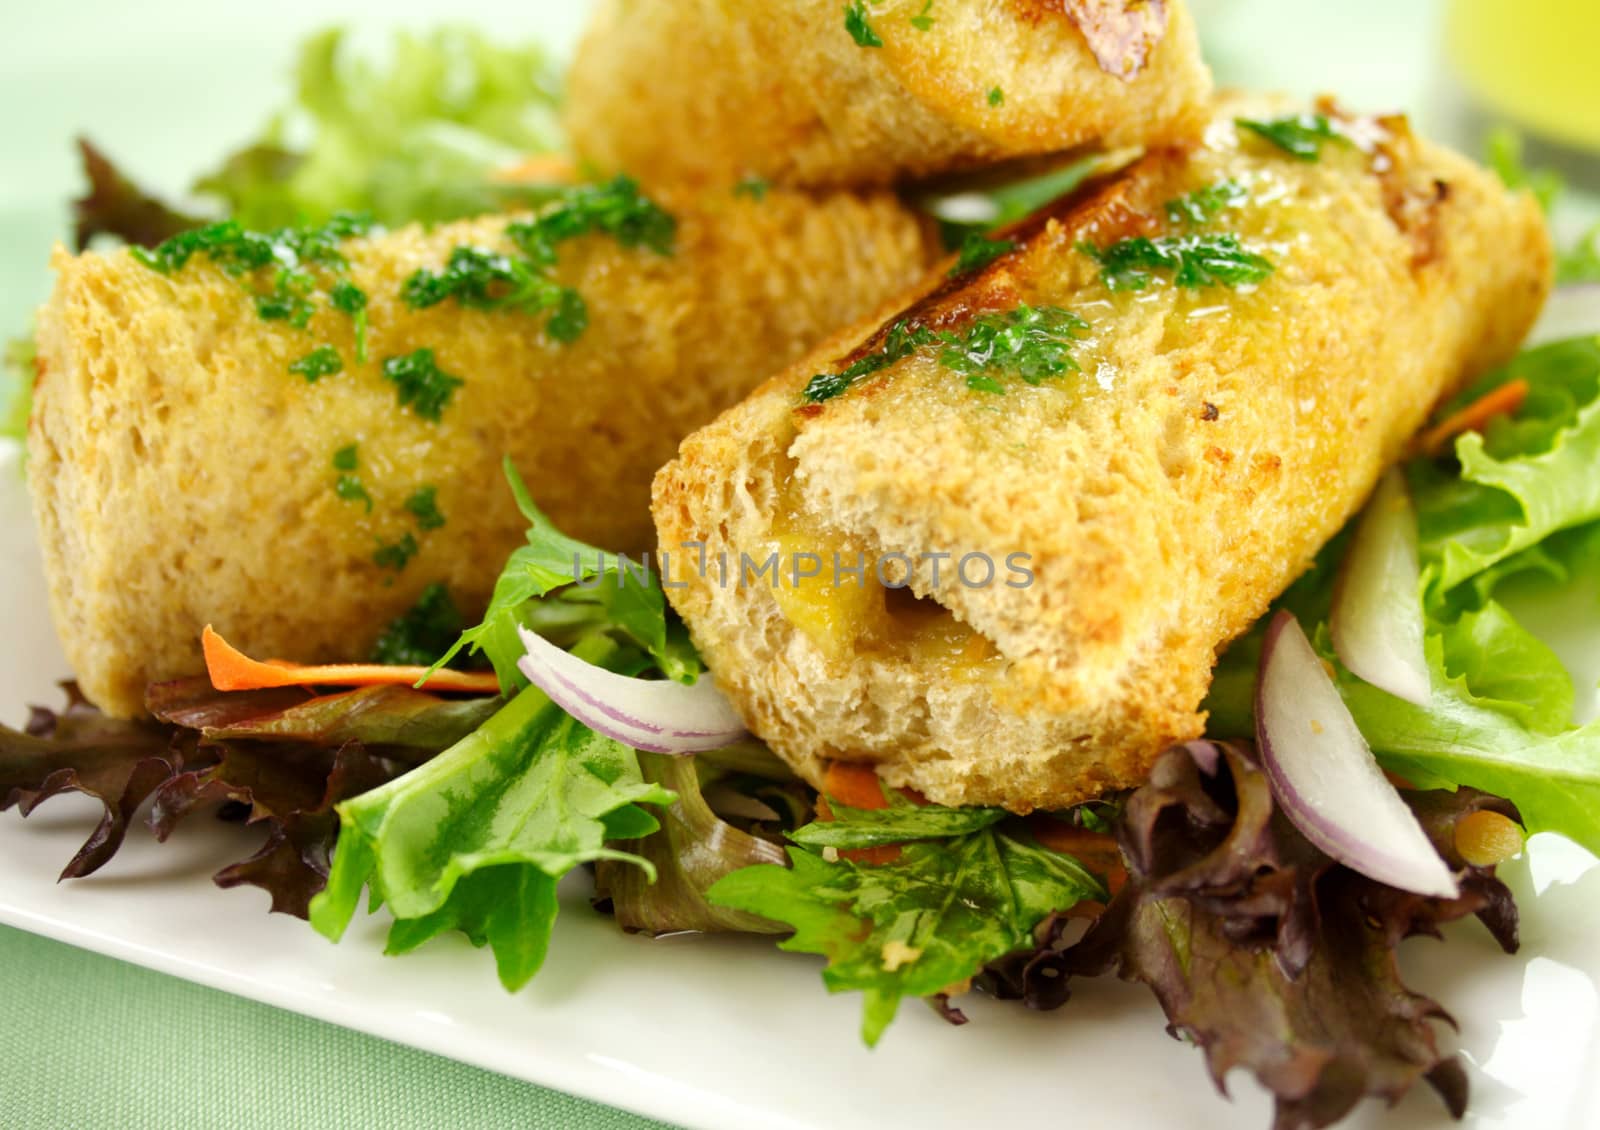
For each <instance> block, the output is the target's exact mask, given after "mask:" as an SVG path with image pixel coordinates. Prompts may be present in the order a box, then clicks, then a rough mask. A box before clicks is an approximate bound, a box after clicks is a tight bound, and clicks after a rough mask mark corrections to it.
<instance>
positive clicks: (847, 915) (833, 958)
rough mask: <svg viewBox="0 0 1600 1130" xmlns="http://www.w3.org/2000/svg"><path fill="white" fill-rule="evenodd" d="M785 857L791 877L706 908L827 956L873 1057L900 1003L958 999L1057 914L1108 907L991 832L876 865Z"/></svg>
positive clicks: (1087, 883) (1035, 851)
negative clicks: (749, 919) (854, 1000)
mask: <svg viewBox="0 0 1600 1130" xmlns="http://www.w3.org/2000/svg"><path fill="white" fill-rule="evenodd" d="M847 811H848V810H847ZM947 811H950V810H947ZM788 851H789V862H790V866H789V867H787V868H785V867H780V866H776V865H773V864H762V865H759V866H755V867H747V868H745V869H744V870H742V871H736V872H734V873H733V874H731V875H729V876H727V877H726V878H724V879H722V880H720V881H719V882H718V883H717V884H716V885H715V886H714V887H712V888H711V891H710V893H709V895H708V898H709V899H710V901H711V903H712V904H713V905H716V906H725V907H731V908H733V909H735V910H741V911H744V912H746V913H749V914H755V915H759V916H761V917H762V918H766V919H771V920H773V921H776V922H783V923H786V924H788V925H789V926H790V927H792V928H793V930H794V934H793V935H792V936H791V937H789V938H788V939H787V940H785V941H783V942H781V943H779V945H780V948H782V949H786V950H792V951H797V952H801V953H817V954H823V955H824V956H826V957H827V958H828V965H827V968H826V969H824V970H823V973H822V979H823V983H824V984H825V985H826V986H827V987H828V989H829V991H830V992H840V991H845V990H855V991H858V992H860V993H862V994H863V996H864V998H865V1002H864V1008H863V1014H862V1025H861V1035H862V1039H863V1040H865V1041H866V1043H867V1044H868V1045H869V1046H870V1045H873V1044H876V1043H877V1042H878V1039H879V1038H880V1037H881V1036H882V1035H883V1032H884V1029H885V1028H887V1027H888V1026H889V1023H890V1022H891V1021H892V1020H893V1019H894V1016H895V1013H896V1012H897V1011H898V1010H899V1007H900V1001H901V999H902V998H904V997H908V996H915V997H933V996H937V995H939V994H942V993H945V992H946V991H947V990H953V991H959V987H960V986H963V985H964V983H965V982H966V981H967V979H968V978H970V977H972V976H974V975H975V974H977V973H978V972H979V971H980V970H981V969H982V968H983V967H984V966H985V965H986V964H987V963H989V962H991V961H993V960H995V959H997V958H1000V957H1003V956H1004V955H1005V954H1007V953H1010V952H1012V951H1013V950H1018V949H1022V948H1025V947H1029V946H1031V945H1032V944H1033V929H1034V927H1035V926H1036V925H1038V923H1039V922H1041V921H1042V920H1043V919H1044V918H1046V917H1047V916H1049V915H1050V914H1052V913H1053V912H1055V911H1059V910H1064V909H1066V908H1067V907H1070V906H1072V905H1073V904H1075V903H1077V902H1079V901H1080V900H1082V899H1086V898H1089V899H1104V898H1106V897H1107V895H1106V890H1105V887H1104V886H1103V884H1102V883H1101V882H1100V880H1099V879H1097V878H1096V877H1095V876H1094V875H1092V874H1091V873H1090V872H1089V871H1088V870H1087V869H1085V868H1084V867H1083V865H1082V864H1080V863H1079V862H1078V861H1077V860H1075V859H1073V858H1072V857H1071V856H1068V855H1064V854H1061V853H1058V852H1053V851H1048V850H1046V849H1045V848H1042V847H1040V846H1039V845H1038V843H1036V842H1035V841H1034V840H1033V839H1032V837H1031V836H1028V835H1027V834H1026V833H1022V832H1019V833H1017V834H1012V833H1010V832H1001V831H998V830H996V829H995V828H993V827H982V828H980V829H979V830H977V831H974V832H971V833H969V834H967V835H963V836H958V837H956V838H954V839H947V840H938V841H931V842H922V843H913V844H908V845H906V846H905V847H904V848H903V849H902V850H901V852H900V854H899V857H898V858H897V859H895V860H894V861H892V862H889V863H883V864H877V865H868V864H862V863H854V862H851V861H850V860H848V859H845V858H842V857H838V856H835V857H834V858H833V859H832V860H830V859H828V858H825V857H824V856H823V855H822V854H821V853H819V852H814V851H811V850H810V849H808V848H805V847H791V848H790V849H788Z"/></svg>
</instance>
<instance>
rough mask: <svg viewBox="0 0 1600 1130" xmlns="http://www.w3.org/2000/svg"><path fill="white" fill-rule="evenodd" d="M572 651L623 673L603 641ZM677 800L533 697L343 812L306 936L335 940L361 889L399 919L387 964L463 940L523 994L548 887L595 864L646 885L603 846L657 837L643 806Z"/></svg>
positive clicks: (544, 933)
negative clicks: (442, 938) (487, 953)
mask: <svg viewBox="0 0 1600 1130" xmlns="http://www.w3.org/2000/svg"><path fill="white" fill-rule="evenodd" d="M573 650H574V654H576V655H578V656H580V657H581V658H583V659H584V660H586V661H587V662H590V663H596V664H600V665H607V664H612V663H616V662H618V661H621V660H623V659H625V655H624V649H623V648H622V647H621V646H620V645H618V644H616V643H614V642H612V641H610V640H608V639H605V638H604V637H592V638H590V639H588V640H585V641H584V642H583V643H581V644H579V646H578V647H576V648H574V649H573ZM673 799H674V797H673V794H672V793H671V792H669V791H668V790H666V789H664V788H662V787H661V786H660V785H657V784H653V783H651V782H649V781H646V780H645V779H644V777H643V775H642V774H641V772H640V769H639V763H638V760H637V757H636V755H635V754H634V752H633V751H632V750H630V749H628V748H627V747H626V746H623V745H621V744H619V743H617V742H614V741H612V740H610V739H609V738H603V737H601V736H600V735H598V734H596V733H594V732H593V731H591V730H589V729H587V728H585V727H584V726H582V725H580V724H579V723H578V722H576V721H575V720H573V719H572V718H570V717H568V716H567V715H566V714H564V713H563V712H562V711H561V710H560V708H559V707H557V706H556V705H555V704H554V703H552V702H551V701H550V700H549V699H548V698H547V697H546V696H545V695H544V694H543V693H542V692H541V691H539V690H538V689H537V688H535V687H528V688H526V689H524V690H523V691H521V692H520V693H519V694H517V695H516V697H514V698H512V699H511V701H510V702H508V703H507V704H506V705H505V706H504V707H502V708H501V709H500V711H499V712H498V713H496V714H495V715H494V716H493V717H491V718H490V719H489V720H488V721H487V722H485V723H484V724H483V725H482V726H480V727H479V728H478V729H477V730H475V731H474V732H473V733H471V734H470V735H468V736H467V737H466V738H464V739H462V741H460V742H459V743H457V744H456V745H455V746H452V747H451V748H450V749H448V750H446V751H445V752H444V753H442V754H440V755H439V756H438V757H436V758H434V759H433V760H432V761H429V762H427V763H426V764H424V765H421V766H419V767H418V768H416V769H414V770H412V771H411V772H410V773H407V774H406V775H405V776H403V777H400V778H397V779H396V780H394V781H392V782H390V783H389V784H387V785H385V786H383V787H381V788H378V789H374V790H373V791H371V792H368V793H365V794H363V795H361V796H359V797H356V798H355V799H353V800H348V801H346V802H344V803H343V804H341V805H339V808H338V812H339V818H340V832H339V846H338V849H337V850H336V851H335V853H334V857H333V867H332V872H331V874H330V876H329V880H328V887H327V890H326V891H324V892H323V893H322V894H320V895H318V896H317V897H316V898H315V899H314V900H313V901H312V903H311V923H312V925H313V926H315V927H316V928H317V930H319V931H320V932H321V933H323V934H324V935H326V936H327V937H329V938H331V939H334V940H337V939H338V938H339V937H340V936H342V935H343V933H344V930H345V927H346V926H347V925H348V924H349V921H350V919H351V917H352V916H353V915H354V913H355V910H356V906H357V903H358V902H359V899H360V895H361V890H362V888H363V887H369V888H370V890H371V894H372V898H373V901H374V904H375V905H376V904H377V903H378V902H381V903H382V904H383V905H385V906H387V907H388V908H389V911H390V913H391V914H392V915H393V917H394V918H395V925H394V927H393V929H392V930H391V933H390V938H389V947H388V949H389V952H391V953H400V952H404V951H406V950H410V949H413V948H415V947H416V946H418V945H420V944H422V942H424V941H426V940H428V939H429V938H432V937H434V936H436V935H437V934H440V933H442V932H445V931H447V930H461V931H462V932H464V933H465V934H466V935H467V937H468V938H469V939H471V941H472V942H473V943H474V944H476V945H484V944H487V945H489V946H490V947H491V949H492V950H493V952H494V956H495V962H496V965H497V967H498V970H499V974H500V980H501V982H502V983H503V984H504V985H505V986H506V988H508V989H513V990H515V989H518V988H521V987H522V986H523V985H524V984H526V983H527V981H528V979H529V978H531V977H532V976H533V975H534V973H536V972H537V971H538V968H539V965H540V963H541V962H542V961H543V958H544V953H545V950H546V948H547V947H548V945H549V939H550V932H551V929H552V927H553V926H554V923H555V916H556V901H555V888H556V883H557V881H558V880H559V879H560V878H561V877H562V876H563V875H565V874H566V873H567V872H569V871H571V870H572V869H573V868H575V867H577V866H578V865H579V864H582V863H588V862H592V861H595V860H600V859H612V860H621V861H628V862H631V863H635V864H637V865H638V866H640V867H643V868H645V869H646V870H647V871H650V872H651V873H652V874H653V869H652V868H651V867H650V864H649V862H648V861H647V860H645V859H643V858H642V857H640V856H638V855H636V854H633V853H630V852H626V851H621V850H619V849H616V848H612V847H608V846H607V841H608V840H620V839H633V838H638V837H642V836H645V835H648V834H649V833H651V832H653V831H655V829H656V828H657V827H658V826H659V825H658V822H657V820H656V818H655V817H653V816H651V815H650V814H649V813H648V812H646V811H645V810H644V809H642V808H640V807H639V805H641V804H655V805H667V804H671V803H672V801H673Z"/></svg>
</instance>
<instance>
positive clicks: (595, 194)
mask: <svg viewBox="0 0 1600 1130" xmlns="http://www.w3.org/2000/svg"><path fill="white" fill-rule="evenodd" d="M591 232H600V233H604V234H607V235H610V236H611V237H612V238H613V239H615V240H616V241H617V242H618V243H620V244H621V245H622V246H624V247H648V248H649V249H650V250H652V251H654V252H656V253H657V254H658V255H670V254H672V251H673V241H674V239H675V238H676V234H677V221H676V220H674V219H673V218H672V216H671V215H669V214H668V213H666V212H664V211H663V210H662V209H661V207H660V206H659V205H657V204H656V203H655V202H654V201H652V200H650V199H649V198H648V197H645V196H643V195H641V194H640V192H639V186H638V184H637V183H636V182H635V181H633V180H632V179H630V178H628V177H617V178H616V179H615V180H613V181H610V182H609V183H607V184H603V185H587V186H584V187H582V188H577V189H571V190H569V191H567V192H566V193H565V194H564V195H563V197H562V199H561V201H560V202H559V203H558V204H556V205H555V206H553V207H552V208H551V209H549V210H548V211H546V212H544V213H543V214H542V215H540V216H538V217H537V218H535V219H533V220H529V221H523V222H518V223H513V224H509V225H507V227H506V235H507V237H508V238H510V239H511V241H512V242H514V243H515V244H516V245H517V247H518V249H519V251H520V254H503V253H501V252H498V251H488V250H485V249H483V248H481V247H467V246H461V247H457V248H455V249H454V250H452V251H451V252H450V257H449V259H448V260H447V261H446V262H445V265H444V267H443V268H441V269H438V270H433V269H430V268H426V267H424V268H422V269H421V270H418V271H416V272H415V273H414V274H412V275H411V277H410V278H408V279H407V280H406V281H405V285H404V286H403V287H402V288H401V291H400V296H401V298H402V299H404V301H405V303H406V305H408V306H410V307H412V308H413V309H425V308H426V307H429V306H436V305H438V304H439V303H441V302H444V301H447V300H448V299H452V298H453V299H455V301H456V302H457V303H459V304H460V305H462V306H465V307H468V308H470V309H475V310H503V309H517V310H521V311H523V312H525V313H536V312H539V311H544V310H548V311H550V316H549V319H548V321H547V322H546V323H545V328H546V330H547V331H548V332H549V334H550V336H551V337H553V338H555V339H556V340H557V341H561V342H571V341H574V340H576V339H577V338H578V337H579V336H581V335H582V334H583V331H584V330H585V329H587V328H588V325H589V310H588V307H587V306H586V305H585V304H584V301H583V297H582V296H581V295H579V294H578V292H577V291H575V290H573V289H572V288H571V287H565V286H561V285H560V284H559V283H557V282H555V281H554V280H553V279H552V278H550V275H549V270H550V268H551V267H553V266H554V265H555V263H556V247H557V245H558V244H560V243H562V242H563V241H565V240H568V239H573V238H576V237H577V236H580V235H585V234H588V233H591Z"/></svg>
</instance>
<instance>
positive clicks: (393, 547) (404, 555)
mask: <svg viewBox="0 0 1600 1130" xmlns="http://www.w3.org/2000/svg"><path fill="white" fill-rule="evenodd" d="M419 548H421V547H420V546H418V545H417V539H416V538H414V537H412V536H411V535H410V534H402V535H401V537H400V540H399V541H393V542H388V543H382V542H380V543H379V544H378V548H377V551H376V552H375V553H373V555H372V561H373V564H375V565H377V566H378V567H379V568H380V569H392V570H394V571H395V572H396V573H398V572H400V571H401V570H402V569H404V568H405V567H406V566H407V565H409V564H411V559H412V558H413V557H415V556H416V555H417V550H418V549H419Z"/></svg>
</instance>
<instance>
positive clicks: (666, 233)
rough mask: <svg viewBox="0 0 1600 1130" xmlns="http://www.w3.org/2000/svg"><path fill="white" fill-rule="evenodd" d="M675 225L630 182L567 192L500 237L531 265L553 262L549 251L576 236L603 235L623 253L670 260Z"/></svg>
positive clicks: (620, 178)
mask: <svg viewBox="0 0 1600 1130" xmlns="http://www.w3.org/2000/svg"><path fill="white" fill-rule="evenodd" d="M677 230H678V223H677V221H676V220H674V219H673V218H672V215H671V214H670V213H668V212H666V211H664V210H663V209H662V208H661V206H660V205H659V204H657V203H656V202H655V201H653V200H651V199H650V198H649V197H647V196H645V195H644V194H643V193H641V192H640V191H639V183H638V182H637V181H635V180H634V179H633V178H632V177H628V176H618V177H616V178H614V179H612V180H610V181H608V182H606V183H605V184H597V185H583V186H580V187H578V188H573V189H569V190H567V191H566V193H564V194H563V195H562V197H561V198H560V199H559V200H558V202H557V203H556V204H554V205H552V206H551V207H550V208H549V209H547V210H546V211H544V212H542V213H540V214H539V216H537V217H536V218H535V219H533V220H531V221H525V222H519V223H514V224H511V225H510V226H508V227H507V228H506V234H507V235H508V236H510V237H511V239H512V240H513V241H515V242H516V244H517V246H519V247H521V248H522V250H523V253H524V254H526V255H527V256H528V258H529V259H531V260H533V261H534V262H535V263H538V264H541V265H548V264H551V263H554V262H555V246H556V244H558V243H561V242H563V241H564V240H568V239H575V238H577V237H578V236H580V235H588V234H591V233H595V232H598V233H601V234H604V235H609V236H610V237H611V238H612V239H614V240H616V241H617V242H618V243H619V244H621V245H622V246H623V247H647V248H649V249H650V250H651V251H654V252H655V253H656V254H657V255H671V254H672V253H673V243H674V240H675V239H676V238H677Z"/></svg>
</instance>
